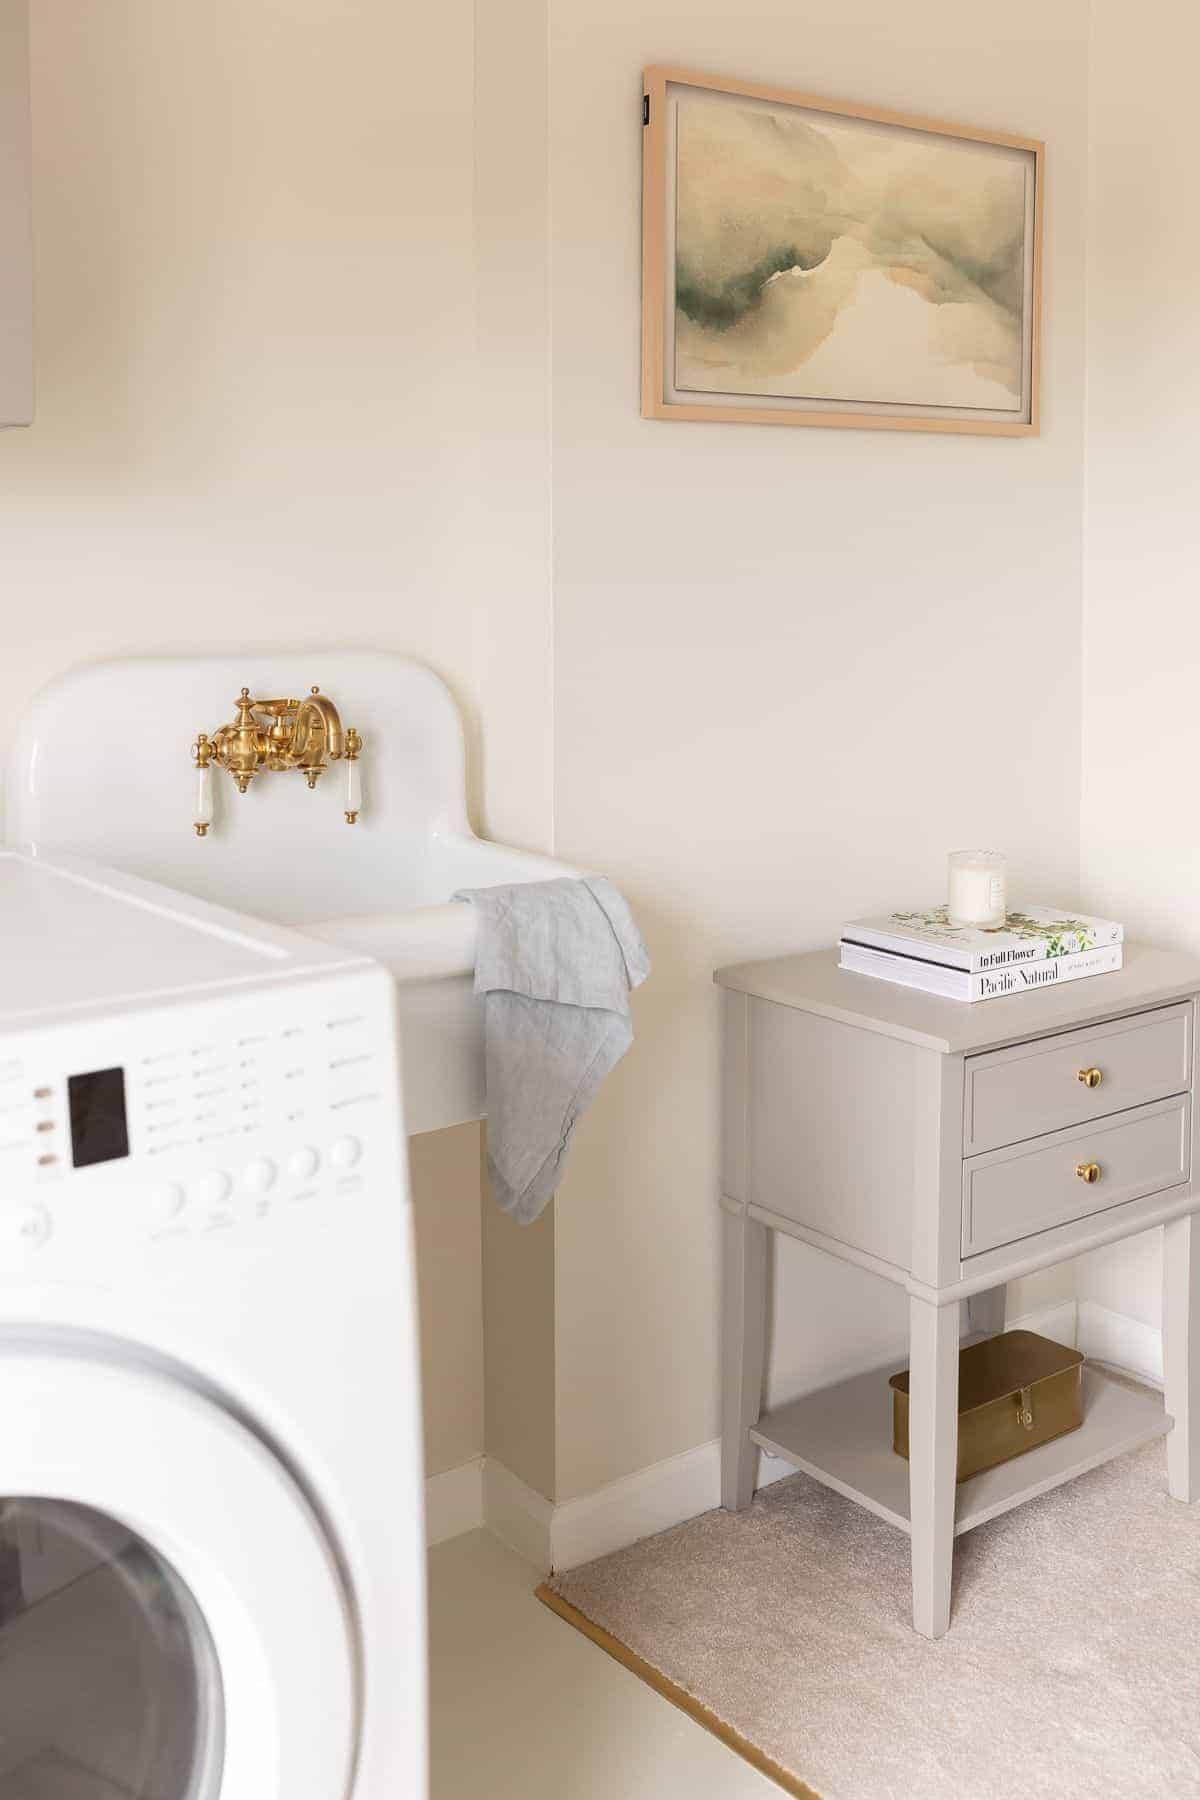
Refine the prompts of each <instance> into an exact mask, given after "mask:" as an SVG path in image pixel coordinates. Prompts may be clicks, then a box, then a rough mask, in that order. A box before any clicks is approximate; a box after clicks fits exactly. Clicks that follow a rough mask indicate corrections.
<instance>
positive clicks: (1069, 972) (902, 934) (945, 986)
mask: <svg viewBox="0 0 1200 1800" xmlns="http://www.w3.org/2000/svg"><path fill="white" fill-rule="evenodd" d="M1124 937H1125V933H1124V929H1123V927H1122V926H1120V925H1119V924H1117V923H1116V921H1115V920H1113V919H1097V918H1093V917H1092V916H1091V915H1090V914H1087V913H1068V912H1064V911H1063V910H1062V909H1061V908H1058V907H1051V906H1031V907H1028V908H1027V909H1026V910H1025V911H1023V912H1010V913H1009V914H1008V916H1007V918H1006V919H1005V922H1004V924H1003V925H1000V926H996V927H992V928H983V927H980V926H975V925H955V924H952V923H951V920H950V918H949V915H948V912H947V909H946V908H945V907H944V906H934V907H929V908H928V909H926V910H925V911H922V912H894V913H888V914H886V915H885V916H883V917H882V918H876V919H856V920H854V921H853V923H851V924H849V925H846V926H845V927H844V928H843V930H842V941H841V966H842V968H844V969H850V970H852V971H853V972H854V973H855V974H859V975H874V976H877V977H879V978H880V979H882V980H884V981H898V982H901V983H902V984H903V985H904V986H905V987H914V988H920V989H921V990H923V991H924V992H926V993H932V994H940V995H942V996H943V997H944V998H945V999H948V1000H967V1001H975V1000H998V999H1001V998H1003V997H1004V996H1005V995H1007V994H1016V993H1025V992H1028V991H1031V990H1032V989H1034V988H1042V987H1052V986H1056V985H1057V984H1059V983H1060V982H1064V981H1078V980H1080V979H1081V978H1082V977H1084V976H1087V975H1107V974H1110V973H1112V972H1113V971H1114V970H1116V969H1119V968H1120V967H1121V962H1122V956H1123V950H1122V945H1123V942H1124Z"/></svg>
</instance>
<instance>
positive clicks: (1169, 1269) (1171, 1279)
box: [1163, 1213, 1200, 1500]
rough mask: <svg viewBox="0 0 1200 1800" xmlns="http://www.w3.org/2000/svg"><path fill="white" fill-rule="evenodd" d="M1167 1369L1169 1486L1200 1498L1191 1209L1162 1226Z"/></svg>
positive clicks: (1198, 1348) (1195, 1242) (1197, 1245)
mask: <svg viewBox="0 0 1200 1800" xmlns="http://www.w3.org/2000/svg"><path fill="white" fill-rule="evenodd" d="M1163 1375H1164V1387H1165V1389H1166V1394H1165V1399H1166V1406H1167V1411H1168V1412H1169V1413H1170V1415H1171V1417H1172V1418H1173V1419H1174V1421H1175V1428H1174V1430H1173V1431H1172V1432H1171V1435H1170V1436H1169V1437H1168V1439H1167V1486H1168V1487H1169V1489H1170V1491H1171V1494H1172V1496H1173V1497H1174V1498H1175V1499H1176V1500H1197V1499H1200V1224H1198V1223H1197V1219H1196V1215H1195V1214H1194V1213H1191V1214H1189V1215H1188V1217H1187V1218H1185V1219H1173V1220H1172V1221H1171V1223H1170V1224H1169V1225H1165V1226H1164V1227H1163Z"/></svg>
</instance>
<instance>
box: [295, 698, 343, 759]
mask: <svg viewBox="0 0 1200 1800" xmlns="http://www.w3.org/2000/svg"><path fill="white" fill-rule="evenodd" d="M292 743H293V746H294V748H293V755H294V757H295V760H296V762H297V764H298V765H299V767H300V768H302V769H317V768H320V767H322V765H323V764H324V761H325V758H326V757H328V758H329V760H330V762H336V761H337V760H338V758H339V757H340V756H341V754H342V752H343V751H344V749H345V747H346V734H345V732H344V731H343V730H342V721H341V717H340V715H339V713H338V709H337V707H336V706H335V705H334V704H333V701H332V700H330V699H328V698H327V697H326V696H325V695H324V694H322V693H321V692H320V690H319V689H317V688H314V689H313V690H312V693H311V694H306V695H305V697H304V699H303V700H302V701H301V702H300V705H299V707H298V708H297V711H296V722H295V725H294V727H293V736H292Z"/></svg>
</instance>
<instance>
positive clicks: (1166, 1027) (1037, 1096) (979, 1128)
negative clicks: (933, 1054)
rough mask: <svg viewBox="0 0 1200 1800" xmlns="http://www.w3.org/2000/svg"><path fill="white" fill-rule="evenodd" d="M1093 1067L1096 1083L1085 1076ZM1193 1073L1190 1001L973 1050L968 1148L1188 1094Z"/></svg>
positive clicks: (971, 1151) (967, 1092) (966, 1112)
mask: <svg viewBox="0 0 1200 1800" xmlns="http://www.w3.org/2000/svg"><path fill="white" fill-rule="evenodd" d="M1095 979H1096V980H1098V981H1102V980H1103V979H1104V977H1103V976H1097V977H1096V978H1095ZM1089 1073H1090V1075H1091V1077H1092V1080H1093V1082H1094V1085H1093V1086H1089V1085H1088V1084H1087V1082H1086V1081H1084V1080H1083V1079H1081V1077H1082V1076H1083V1075H1086V1074H1089ZM1097 1074H1098V1075H1099V1080H1098V1081H1096V1079H1095V1078H1096V1076H1097ZM1191 1079H1192V1008H1191V1003H1190V1002H1186V1001H1185V1002H1184V1003H1183V1005H1180V1006H1163V1007H1159V1008H1157V1009H1156V1010H1155V1011H1153V1012H1144V1013H1135V1014H1134V1015H1133V1016H1132V1017H1131V1018H1128V1019H1114V1020H1112V1021H1111V1022H1110V1023H1109V1024H1107V1025H1091V1026H1088V1027H1086V1028H1085V1029H1084V1030H1082V1031H1064V1032H1060V1033H1059V1035H1058V1036H1056V1037H1048V1038H1039V1039H1038V1040H1036V1041H1035V1042H1034V1043H1030V1044H1014V1045H1013V1046H1012V1048H1011V1049H1008V1050H993V1051H990V1052H989V1053H988V1054H987V1055H986V1056H969V1057H968V1058H967V1061H966V1067H965V1070H964V1099H963V1151H964V1154H965V1155H967V1156H974V1155H977V1154H978V1153H979V1152H980V1151H983V1150H995V1149H998V1148H999V1147H1000V1146H1001V1145H1002V1144H1016V1143H1020V1142H1022V1141H1023V1140H1024V1139H1026V1138H1032V1137H1039V1136H1040V1135H1041V1134H1042V1133H1043V1132H1046V1131H1055V1130H1060V1129H1066V1128H1068V1127H1070V1126H1072V1125H1078V1124H1081V1123H1085V1122H1086V1121H1088V1120H1090V1119H1099V1118H1104V1117H1106V1116H1107V1115H1108V1114H1109V1113H1116V1112H1122V1111H1124V1110H1125V1108H1127V1107H1131V1106H1141V1105H1143V1104H1144V1103H1145V1102H1146V1101H1149V1100H1160V1099H1165V1098H1166V1097H1167V1096H1168V1095H1169V1094H1179V1093H1182V1092H1183V1091H1184V1090H1185V1089H1186V1088H1187V1087H1189V1086H1190V1085H1191Z"/></svg>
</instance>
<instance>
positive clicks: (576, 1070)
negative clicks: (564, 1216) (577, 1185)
mask: <svg viewBox="0 0 1200 1800" xmlns="http://www.w3.org/2000/svg"><path fill="white" fill-rule="evenodd" d="M454 898H455V899H456V900H468V901H470V903H471V905H472V906H473V907H474V908H475V911H476V913H477V914H478V915H479V941H478V946H477V949H476V953H475V992H476V993H477V994H483V995H484V996H485V998H484V1045H485V1050H484V1058H485V1064H486V1070H487V1121H488V1170H489V1173H490V1175H491V1178H492V1187H493V1190H494V1192H495V1195H496V1199H497V1200H498V1201H499V1203H500V1205H501V1207H502V1208H503V1209H504V1211H505V1212H506V1213H511V1215H512V1217H513V1218H514V1219H516V1220H517V1222H518V1223H519V1224H521V1225H528V1224H529V1223H530V1222H531V1221H532V1220H534V1219H536V1218H537V1216H538V1214H539V1213H540V1212H541V1211H542V1209H543V1208H544V1207H545V1206H546V1204H547V1202H548V1201H549V1200H550V1198H551V1196H552V1195H553V1193H554V1190H555V1188H556V1187H557V1186H558V1184H559V1181H560V1180H561V1179H562V1172H563V1164H564V1162H565V1160H566V1154H567V1146H568V1144H569V1143H570V1141H571V1133H572V1132H573V1131H574V1129H575V1123H576V1121H577V1120H578V1118H579V1116H580V1114H581V1113H582V1112H583V1110H584V1108H585V1107H586V1106H587V1105H588V1103H589V1101H590V1100H591V1098H592V1095H593V1094H594V1093H595V1092H596V1089H597V1088H598V1087H599V1086H600V1083H601V1082H602V1081H603V1080H604V1077H605V1076H606V1075H607V1074H608V1072H609V1070H610V1069H611V1068H613V1067H614V1065H615V1064H616V1063H618V1062H619V1061H620V1060H621V1058H622V1056H624V1054H625V1052H626V1050H628V1048H629V1046H630V1044H631V1043H632V1042H633V1023H632V1020H631V1018H630V1013H629V991H630V989H631V988H635V987H638V986H639V985H640V984H641V983H642V982H643V981H645V979H646V977H647V975H648V974H649V973H650V958H649V956H648V955H647V954H646V946H645V944H644V943H643V942H642V936H641V933H640V932H639V930H638V928H637V926H636V925H635V924H634V921H633V915H632V913H631V912H630V910H629V908H628V906H627V905H626V904H625V901H624V900H623V899H622V897H621V895H620V894H619V893H618V892H617V890H616V888H615V887H613V885H612V883H611V882H610V881H605V880H604V878H603V876H592V875H588V876H584V877H583V878H582V879H581V880H575V879H573V878H571V877H569V876H567V877H562V878H560V879H558V880H555V881H530V882H524V883H517V884H516V885H514V886H512V887H490V888H463V889H462V890H461V892H459V893H457V894H455V896H454Z"/></svg>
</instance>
